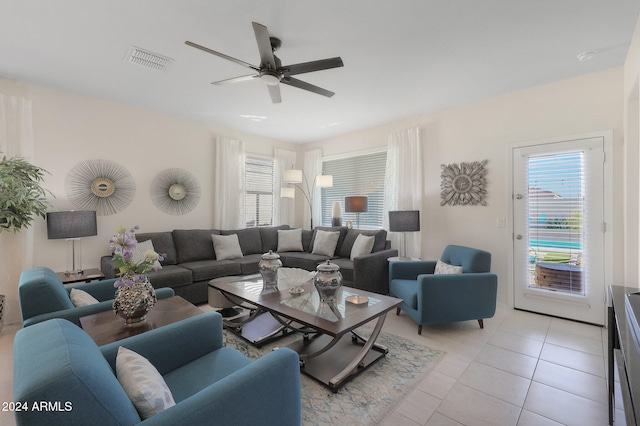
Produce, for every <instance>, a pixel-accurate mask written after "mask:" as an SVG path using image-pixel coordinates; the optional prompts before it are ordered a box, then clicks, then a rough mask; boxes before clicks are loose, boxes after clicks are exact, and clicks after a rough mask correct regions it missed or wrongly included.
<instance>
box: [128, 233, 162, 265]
mask: <svg viewBox="0 0 640 426" xmlns="http://www.w3.org/2000/svg"><path fill="white" fill-rule="evenodd" d="M147 250H153V251H156V250H155V249H154V248H153V242H152V241H151V240H147V241H143V242H141V243H138V244H137V245H136V248H134V249H133V257H132V260H133V261H134V262H136V263H140V262H142V261H143V260H144V254H145V253H146V252H147ZM153 267H154V268H155V269H162V265H161V264H160V262H158V261H157V260H156V261H155V262H153Z"/></svg>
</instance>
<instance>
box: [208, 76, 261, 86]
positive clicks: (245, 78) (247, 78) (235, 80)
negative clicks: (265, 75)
mask: <svg viewBox="0 0 640 426" xmlns="http://www.w3.org/2000/svg"><path fill="white" fill-rule="evenodd" d="M258 77H260V76H259V75H258V74H251V75H243V76H241V77H233V78H227V79H225V80H220V81H214V82H213V83H211V84H215V85H216V86H220V85H223V84H232V83H242V82H243V81H250V80H254V79H256V78H258Z"/></svg>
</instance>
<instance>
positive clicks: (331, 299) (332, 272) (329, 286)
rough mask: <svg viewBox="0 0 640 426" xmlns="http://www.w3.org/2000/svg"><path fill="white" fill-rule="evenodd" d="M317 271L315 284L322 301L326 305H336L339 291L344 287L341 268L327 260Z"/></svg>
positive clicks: (314, 279) (314, 278)
mask: <svg viewBox="0 0 640 426" xmlns="http://www.w3.org/2000/svg"><path fill="white" fill-rule="evenodd" d="M316 270H317V272H316V275H315V276H314V277H313V284H314V285H315V287H316V290H318V294H319V295H320V300H321V301H322V302H326V303H335V302H336V300H337V298H336V296H337V294H338V290H339V289H340V287H341V286H342V274H341V273H340V267H339V266H338V265H336V264H335V263H331V261H330V260H329V259H327V261H326V262H325V263H321V264H319V265H318V267H317V268H316Z"/></svg>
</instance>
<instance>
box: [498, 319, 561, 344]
mask: <svg viewBox="0 0 640 426" xmlns="http://www.w3.org/2000/svg"><path fill="white" fill-rule="evenodd" d="M500 331H504V332H507V333H511V334H516V335H518V336H522V337H528V338H529V339H534V340H541V341H544V339H545V338H546V337H547V332H548V331H549V327H548V326H546V325H543V324H540V325H537V324H533V325H532V324H529V323H528V322H526V321H525V322H523V321H505V322H503V323H502V324H500Z"/></svg>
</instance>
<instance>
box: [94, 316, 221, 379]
mask: <svg viewBox="0 0 640 426" xmlns="http://www.w3.org/2000/svg"><path fill="white" fill-rule="evenodd" d="M222 338H223V335H222V316H221V315H220V314H219V313H217V312H207V313H202V314H201V315H197V316H195V317H191V318H187V319H185V320H182V321H178V322H175V323H173V324H169V325H166V326H163V327H160V328H156V329H154V330H151V331H147V332H146V333H142V334H138V335H136V336H132V337H128V338H126V339H122V340H118V341H117V342H113V343H109V344H107V345H104V346H102V347H101V348H100V350H101V351H102V354H103V355H104V357H105V358H106V359H107V361H108V362H109V364H110V365H111V368H112V369H113V371H115V368H116V364H115V362H116V355H117V353H118V347H120V346H124V347H126V348H128V349H131V350H132V351H134V352H137V353H139V354H140V355H142V356H144V357H145V358H147V359H148V360H149V361H150V362H151V364H153V365H154V366H155V367H156V368H157V369H158V371H159V372H160V374H163V375H164V374H167V373H169V372H171V371H173V370H175V369H176V368H178V367H181V366H183V365H185V364H188V363H190V362H192V361H193V360H195V359H197V358H200V357H201V356H204V355H206V354H208V353H210V352H212V351H215V350H216V349H219V348H221V347H222ZM178 348H179V349H178Z"/></svg>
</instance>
